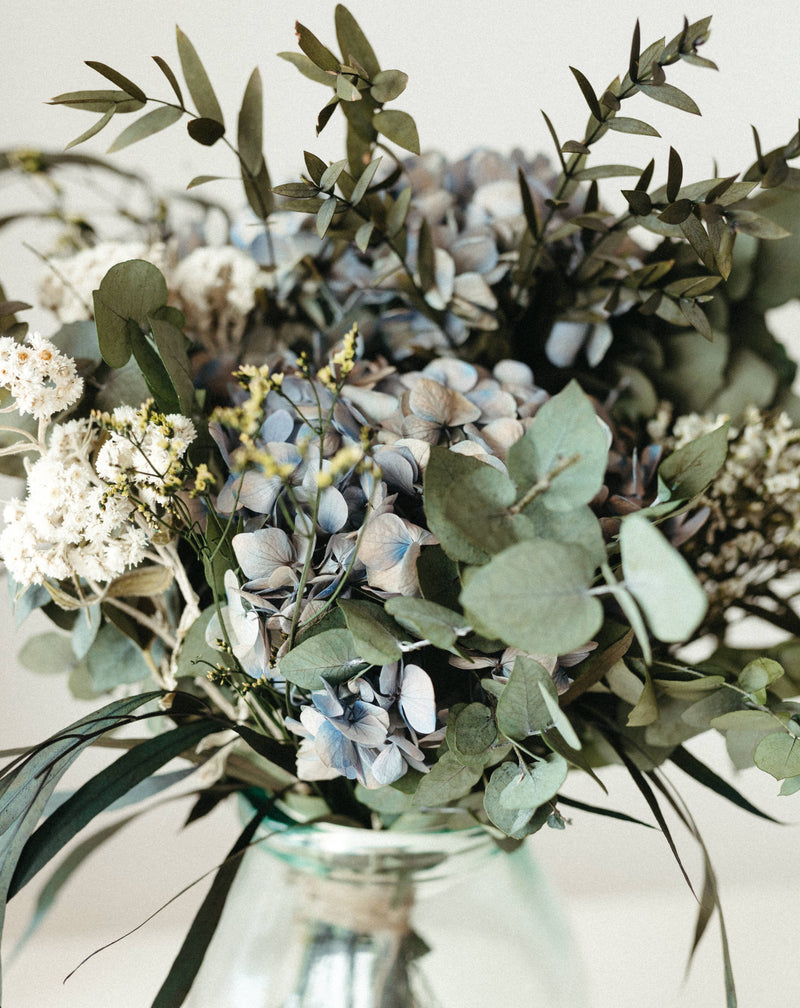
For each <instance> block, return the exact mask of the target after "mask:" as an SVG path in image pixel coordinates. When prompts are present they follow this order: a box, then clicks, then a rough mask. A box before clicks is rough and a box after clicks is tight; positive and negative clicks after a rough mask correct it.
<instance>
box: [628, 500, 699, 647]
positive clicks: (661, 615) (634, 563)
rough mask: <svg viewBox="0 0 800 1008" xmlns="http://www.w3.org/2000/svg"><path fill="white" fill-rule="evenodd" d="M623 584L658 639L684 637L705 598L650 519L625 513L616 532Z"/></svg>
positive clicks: (694, 623) (695, 623)
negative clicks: (620, 554) (617, 533)
mask: <svg viewBox="0 0 800 1008" xmlns="http://www.w3.org/2000/svg"><path fill="white" fill-rule="evenodd" d="M619 542H620V549H621V553H622V571H623V574H624V577H625V585H626V587H627V589H628V590H629V591H630V593H631V595H633V597H634V598H635V599H636V601H637V602H638V604H639V605H640V606H641V608H642V611H643V612H644V614H645V617H646V619H647V622H648V624H649V625H650V629H651V630H652V631H653V633H654V634H655V635H656V637H658V638H659V640H663V641H670V642H677V641H684V640H687V639H688V638H689V637H690V636H691V635H692V633H693V632H694V631H695V630H696V629H697V627H698V626H699V625H700V622H701V620H702V619H703V616H704V615H705V612H706V609H707V608H708V599H707V598H706V594H705V592H704V591H703V589H702V587H701V586H700V584H699V582H698V581H697V579H696V578H695V576H694V574H693V573H692V571H691V568H690V567H689V565H688V564H687V563H686V561H685V560H684V559H683V557H682V556H681V555H680V554H679V553H678V552H677V550H675V549H674V548H673V547H672V546H671V545H670V544H669V543H668V542H667V540H666V539H665V538H664V536H663V535H661V533H660V532H659V531H658V530H657V529H656V528H655V527H654V526H653V525H651V524H650V522H649V521H648V520H647V519H646V518H643V517H642V516H641V515H638V514H635V513H634V514H631V515H628V517H627V518H625V520H624V521H623V523H622V528H621V530H620V535H619Z"/></svg>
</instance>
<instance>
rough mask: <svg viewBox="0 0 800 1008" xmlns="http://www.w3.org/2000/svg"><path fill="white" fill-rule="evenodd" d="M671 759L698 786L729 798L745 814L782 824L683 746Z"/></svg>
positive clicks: (676, 750) (673, 752)
mask: <svg viewBox="0 0 800 1008" xmlns="http://www.w3.org/2000/svg"><path fill="white" fill-rule="evenodd" d="M669 758H670V760H671V761H672V762H673V763H674V764H675V766H676V767H678V768H679V769H680V770H683V772H684V773H685V774H688V775H689V776H690V777H692V778H693V779H694V780H696V781H697V782H698V784H702V785H703V786H704V787H707V788H710V789H711V790H712V791H714V792H715V793H716V794H718V795H720V796H721V797H723V798H727V800H728V801H730V802H733V804H734V805H738V806H739V808H741V809H744V811H745V812H749V813H750V814H751V815H755V816H759V818H761V819H768V820H769V821H770V822H774V823H780V819H774V818H773V817H772V816H771V815H767V813H766V812H762V811H761V809H759V808H756V806H755V805H753V804H751V802H749V801H748V800H747V799H746V798H745V797H744V795H742V794H740V793H739V792H738V791H737V790H736V788H735V787H733V786H732V785H731V784H729V783H728V782H727V781H726V780H724V779H723V778H722V777H720V776H719V775H718V774H716V773H715V772H714V771H713V770H712V769H711V768H710V767H707V766H706V765H705V764H704V763H701V762H700V760H699V759H697V757H696V756H694V755H692V753H690V752H689V750H688V749H685V748H684V747H683V746H678V748H677V749H674V750H673V751H672V752H671V753H670V756H669Z"/></svg>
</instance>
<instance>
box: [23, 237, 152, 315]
mask: <svg viewBox="0 0 800 1008" xmlns="http://www.w3.org/2000/svg"><path fill="white" fill-rule="evenodd" d="M129 259H145V260H147V262H150V263H152V264H153V265H154V266H157V267H158V268H159V269H160V270H161V271H162V272H163V271H164V270H165V268H166V266H167V249H166V246H165V245H163V244H162V243H157V244H154V245H151V244H150V243H148V242H141V241H138V242H112V241H108V242H98V244H97V245H94V246H92V248H86V249H81V251H80V252H76V253H75V254H74V255H70V256H65V257H63V258H58V259H53V260H51V262H50V264H49V269H48V271H47V272H46V273H45V275H44V276H43V277H42V279H41V281H40V283H39V302H40V304H41V305H42V307H44V308H49V309H50V311H52V312H53V313H54V314H55V315H56V317H57V318H58V319H59V321H61V322H65V323H66V322H80V321H84V320H86V319H90V318H92V315H93V313H94V312H93V303H92V291H94V290H97V288H98V287H99V286H100V281H101V280H102V279H103V277H104V276H105V275H106V273H108V271H109V270H110V269H111V267H112V266H115V265H116V264H117V263H121V262H126V261H127V260H129Z"/></svg>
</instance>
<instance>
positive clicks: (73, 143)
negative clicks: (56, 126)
mask: <svg viewBox="0 0 800 1008" xmlns="http://www.w3.org/2000/svg"><path fill="white" fill-rule="evenodd" d="M115 111H116V108H115V107H114V106H113V105H112V106H111V108H109V109H108V110H107V111H106V113H105V114H104V115H102V116H101V117H100V118H99V119H98V120H97V121H96V122H95V123H94V124H93V125H91V126H90V127H89V129H87V130H86V131H85V132H84V133H81V135H80V136H77V137H75V139H74V140H70V142H69V143H68V144H67V146H66V147H65V148H64V150H71V149H72V148H73V147H77V146H78V144H82V143H83V142H84V140H89V139H91V138H92V137H93V136H96V135H97V134H98V133H99V132H100V130H101V129H103V128H104V127H106V126H107V125H108V124H109V123H110V122H111V119H112V117H113V115H114V112H115Z"/></svg>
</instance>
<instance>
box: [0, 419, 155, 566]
mask: <svg viewBox="0 0 800 1008" xmlns="http://www.w3.org/2000/svg"><path fill="white" fill-rule="evenodd" d="M97 435H98V432H97V431H96V429H93V426H92V422H91V421H90V420H73V421H69V422H68V423H66V424H61V425H58V426H56V427H55V428H54V429H53V436H52V437H51V441H50V445H49V447H48V449H47V451H46V452H44V454H43V455H42V456H41V457H40V458H39V459H38V460H37V461H36V462H34V463H33V464H32V465H31V466H30V468H29V470H28V479H27V485H28V496H27V498H26V499H25V500H24V501H20V500H12V501H10V502H9V504H8V505H7V506H6V508H5V513H4V520H5V522H6V523H7V524H6V527H5V528H4V530H3V532H2V534H0V556H2V558H3V560H4V562H5V564H6V567H7V568H8V570H9V573H10V574H11V576H12V577H13V578H14V580H15V581H16V582H17V583H18V584H42V582H43V581H45V580H49V581H63V580H66V579H68V578H72V577H80V578H86V579H88V580H90V581H94V582H108V581H112V580H113V579H114V578H115V577H117V576H118V575H120V574H122V573H123V571H124V570H126V569H127V568H129V567H135V566H136V565H138V564H139V563H141V561H142V559H143V558H144V554H145V550H146V549H147V545H148V536H147V533H146V532H145V531H144V530H143V529H142V528H140V527H139V526H138V525H137V524H135V521H134V513H135V512H134V505H133V503H132V502H131V501H129V500H126V499H123V498H113V499H111V500H110V501H108V502H106V501H105V500H104V495H105V491H106V487H105V485H104V484H103V483H102V482H101V481H100V480H99V479H98V477H97V474H96V473H95V471H94V469H93V468H92V465H91V462H90V458H91V451H92V450H93V449H94V447H96V439H97Z"/></svg>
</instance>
